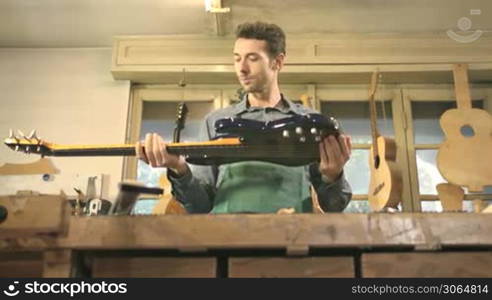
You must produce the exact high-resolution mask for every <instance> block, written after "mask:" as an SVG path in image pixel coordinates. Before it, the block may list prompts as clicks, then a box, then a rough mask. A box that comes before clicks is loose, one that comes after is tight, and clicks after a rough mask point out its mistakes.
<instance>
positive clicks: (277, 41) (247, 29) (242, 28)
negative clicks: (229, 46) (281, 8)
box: [236, 22, 285, 58]
mask: <svg viewBox="0 0 492 300" xmlns="http://www.w3.org/2000/svg"><path fill="white" fill-rule="evenodd" d="M238 38H245V39H256V40H262V41H266V43H267V51H268V54H269V56H270V58H275V57H277V55H279V54H281V53H283V54H285V33H284V31H283V30H282V28H280V27H279V26H277V25H275V24H269V23H264V22H255V23H243V24H240V25H238V26H237V29H236V39H238Z"/></svg>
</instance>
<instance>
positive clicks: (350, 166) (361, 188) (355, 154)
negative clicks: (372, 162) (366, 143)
mask: <svg viewBox="0 0 492 300" xmlns="http://www.w3.org/2000/svg"><path fill="white" fill-rule="evenodd" d="M344 172H345V176H346V177H347V181H348V182H350V186H351V187H352V193H353V194H354V195H357V194H367V191H368V187H369V179H370V178H369V176H370V174H369V173H370V171H369V150H362V149H353V150H352V156H351V157H350V160H349V161H348V162H347V164H346V165H345V168H344Z"/></svg>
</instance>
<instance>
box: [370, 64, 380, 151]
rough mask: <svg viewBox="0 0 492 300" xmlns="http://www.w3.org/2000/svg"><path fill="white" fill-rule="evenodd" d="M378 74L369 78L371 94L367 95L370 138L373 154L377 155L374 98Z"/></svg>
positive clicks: (375, 73)
mask: <svg viewBox="0 0 492 300" xmlns="http://www.w3.org/2000/svg"><path fill="white" fill-rule="evenodd" d="M377 80H378V72H374V73H373V74H372V77H371V93H370V94H369V111H370V115H371V136H372V145H373V148H374V153H378V143H377V138H378V137H379V135H380V134H379V131H378V125H377V111H376V101H375V100H374V96H375V94H376V89H377Z"/></svg>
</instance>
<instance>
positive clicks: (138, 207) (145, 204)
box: [132, 199, 159, 215]
mask: <svg viewBox="0 0 492 300" xmlns="http://www.w3.org/2000/svg"><path fill="white" fill-rule="evenodd" d="M158 201H159V200H157V199H140V200H138V201H137V203H135V207H134V208H133V211H132V214H133V215H150V214H152V210H153V209H154V206H155V205H156V204H157V202H158Z"/></svg>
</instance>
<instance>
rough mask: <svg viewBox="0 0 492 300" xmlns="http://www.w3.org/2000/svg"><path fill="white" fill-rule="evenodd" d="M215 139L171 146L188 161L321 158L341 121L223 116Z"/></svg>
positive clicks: (109, 148) (37, 147)
mask: <svg viewBox="0 0 492 300" xmlns="http://www.w3.org/2000/svg"><path fill="white" fill-rule="evenodd" d="M215 129H216V132H217V136H216V137H215V139H213V140H210V141H203V142H184V143H169V144H168V145H167V151H168V152H169V153H171V154H176V155H183V156H184V157H185V159H186V161H187V162H188V163H191V164H196V165H220V164H226V163H233V162H239V161H245V160H258V161H266V162H272V163H278V164H283V165H287V166H302V165H307V164H310V163H312V162H316V161H319V148H318V143H319V141H321V139H322V138H323V137H326V136H328V135H335V136H338V134H339V124H338V122H337V120H336V119H335V118H333V117H330V118H327V117H325V116H323V115H320V114H308V115H296V116H293V117H289V118H284V119H280V120H276V121H271V122H260V121H255V120H249V119H242V118H226V119H220V120H218V121H217V122H216V124H215ZM4 143H5V144H6V145H7V146H8V147H10V148H11V149H13V150H16V151H23V152H26V153H35V154H41V155H42V156H133V155H135V145H133V144H120V145H57V144H53V143H49V142H46V141H43V140H41V139H39V138H37V137H36V136H35V134H32V135H30V136H24V135H21V136H15V135H14V134H13V132H12V131H11V133H10V136H9V137H8V138H7V139H5V140H4Z"/></svg>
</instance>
